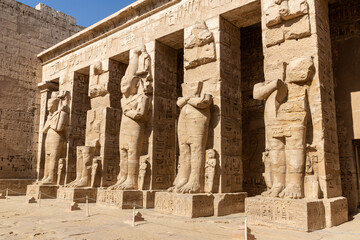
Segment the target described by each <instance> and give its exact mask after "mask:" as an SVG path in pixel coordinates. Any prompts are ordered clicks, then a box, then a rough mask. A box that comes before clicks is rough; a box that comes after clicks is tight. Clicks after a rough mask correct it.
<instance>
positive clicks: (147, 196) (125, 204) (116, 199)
mask: <svg viewBox="0 0 360 240" xmlns="http://www.w3.org/2000/svg"><path fill="white" fill-rule="evenodd" d="M154 199H155V191H151V190H148V191H147V190H144V191H140V190H107V189H98V193H97V201H96V204H97V205H99V206H107V207H109V206H110V207H117V208H120V209H132V208H133V207H134V203H135V207H136V208H154Z"/></svg>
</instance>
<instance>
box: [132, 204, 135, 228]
mask: <svg viewBox="0 0 360 240" xmlns="http://www.w3.org/2000/svg"><path fill="white" fill-rule="evenodd" d="M132 226H133V227H135V203H134V208H133V222H132Z"/></svg>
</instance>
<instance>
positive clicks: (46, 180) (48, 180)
mask: <svg viewBox="0 0 360 240" xmlns="http://www.w3.org/2000/svg"><path fill="white" fill-rule="evenodd" d="M35 184H37V185H51V184H55V180H54V179H52V178H51V177H47V178H43V179H41V181H37V182H36V183H35Z"/></svg>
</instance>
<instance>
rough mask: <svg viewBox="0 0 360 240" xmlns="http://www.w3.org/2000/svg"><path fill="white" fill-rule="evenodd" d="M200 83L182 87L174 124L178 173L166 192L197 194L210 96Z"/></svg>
mask: <svg viewBox="0 0 360 240" xmlns="http://www.w3.org/2000/svg"><path fill="white" fill-rule="evenodd" d="M202 85H203V83H202V82H193V83H183V84H182V90H183V97H180V98H179V99H178V101H177V105H178V106H179V107H180V109H181V111H180V116H179V122H178V138H179V150H180V156H179V169H178V174H177V176H176V178H175V181H174V186H173V187H171V188H170V189H169V191H174V192H180V193H197V192H200V191H201V186H202V184H201V176H202V174H201V173H202V170H203V164H204V158H205V147H206V142H207V137H208V129H209V121H210V106H211V104H212V96H211V95H210V94H206V93H203V94H201V90H202Z"/></svg>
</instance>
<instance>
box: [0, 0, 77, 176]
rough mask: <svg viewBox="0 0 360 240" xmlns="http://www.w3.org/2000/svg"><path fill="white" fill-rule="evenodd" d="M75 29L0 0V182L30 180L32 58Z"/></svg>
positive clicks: (44, 10)
mask: <svg viewBox="0 0 360 240" xmlns="http://www.w3.org/2000/svg"><path fill="white" fill-rule="evenodd" d="M81 29H83V27H81V26H78V25H76V19H75V18H73V17H71V16H68V15H66V14H64V13H61V12H57V11H56V10H54V9H52V8H50V7H48V6H46V5H43V4H39V5H38V6H37V7H36V9H34V8H32V7H30V6H27V5H24V4H22V3H19V2H16V1H13V0H0V179H26V178H27V179H29V178H35V177H36V159H35V158H36V157H35V156H36V149H37V147H36V144H37V139H38V125H39V124H38V119H39V117H38V115H39V111H38V108H39V98H38V97H37V96H38V95H37V86H36V85H37V83H39V82H41V68H40V61H39V60H38V59H37V54H39V53H40V52H41V51H43V50H45V49H47V48H49V47H51V46H52V45H54V44H56V43H58V42H60V41H61V40H63V39H65V38H67V37H69V36H71V35H73V34H74V33H76V32H78V31H80V30H81Z"/></svg>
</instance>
